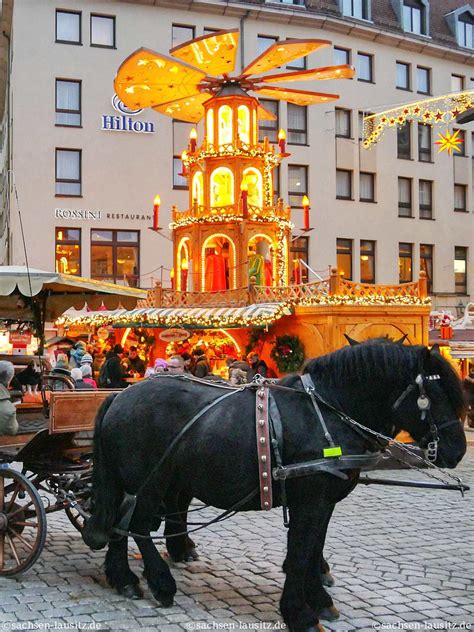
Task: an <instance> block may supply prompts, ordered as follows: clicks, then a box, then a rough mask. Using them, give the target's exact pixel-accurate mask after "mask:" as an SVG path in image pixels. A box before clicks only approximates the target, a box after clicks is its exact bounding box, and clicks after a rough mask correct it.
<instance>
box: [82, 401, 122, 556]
mask: <svg viewBox="0 0 474 632" xmlns="http://www.w3.org/2000/svg"><path fill="white" fill-rule="evenodd" d="M117 395H118V393H112V394H111V395H109V397H107V399H105V400H104V401H103V402H102V404H101V406H100V408H99V410H98V411H97V415H96V418H95V430H94V468H93V471H92V515H91V517H90V518H89V519H88V520H87V521H86V523H85V525H84V528H83V530H82V539H83V540H84V542H85V543H86V544H87V546H89V547H90V548H91V549H94V550H99V549H103V548H104V546H106V545H107V544H108V542H109V540H110V535H111V530H112V527H113V526H114V523H115V520H116V515H117V510H118V508H119V507H120V503H121V501H122V498H123V489H122V488H121V486H120V483H119V480H118V477H117V476H115V475H114V474H113V473H112V472H111V470H110V467H109V466H108V464H107V460H106V455H105V452H104V447H103V442H102V424H103V420H104V417H105V415H106V413H107V411H108V410H109V408H110V406H111V404H112V402H113V401H114V399H115V397H116V396H117Z"/></svg>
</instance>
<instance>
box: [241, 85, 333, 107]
mask: <svg viewBox="0 0 474 632" xmlns="http://www.w3.org/2000/svg"><path fill="white" fill-rule="evenodd" d="M253 91H254V92H257V93H258V95H259V96H263V97H269V98H270V99H278V100H279V101H288V103H294V104H295V105H315V104H316V103H328V102H329V101H336V100H337V99H339V95H338V94H328V93H325V92H308V91H307V90H294V89H293V88H289V89H286V88H280V87H278V88H277V87H273V86H262V87H260V88H259V87H255V88H253Z"/></svg>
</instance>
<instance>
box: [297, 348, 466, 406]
mask: <svg viewBox="0 0 474 632" xmlns="http://www.w3.org/2000/svg"><path fill="white" fill-rule="evenodd" d="M422 371H423V372H425V373H426V374H428V373H429V374H439V375H440V378H441V380H440V382H441V386H442V388H443V389H444V391H445V392H446V395H447V397H448V398H449V400H450V401H451V404H452V405H453V407H454V408H455V410H456V412H457V413H458V414H459V415H460V416H462V415H463V412H464V411H465V408H466V398H465V394H464V390H463V388H462V383H461V380H460V379H459V377H458V375H457V373H456V372H455V370H454V369H453V368H452V366H451V365H450V364H449V362H448V361H447V360H446V359H445V358H443V357H442V356H441V355H440V354H439V353H436V352H432V353H430V352H429V351H428V349H427V348H426V347H424V346H422V345H401V344H395V343H392V342H390V341H388V340H386V339H380V338H376V339H372V340H368V341H366V342H363V343H361V344H358V345H355V346H352V347H350V346H348V347H343V348H342V349H339V350H338V351H335V352H333V353H330V354H327V355H324V356H320V357H318V358H313V359H312V360H310V361H309V362H308V363H307V364H306V365H305V367H304V370H303V373H310V374H312V375H314V376H315V377H316V378H319V379H320V380H322V381H324V382H326V383H327V384H328V385H331V386H339V387H340V386H341V385H342V384H353V385H355V384H361V385H365V387H366V388H371V387H372V385H374V384H375V383H380V381H381V379H383V380H384V381H387V382H390V383H393V384H408V383H409V382H411V381H413V380H414V379H415V377H416V375H417V374H418V373H420V372H422Z"/></svg>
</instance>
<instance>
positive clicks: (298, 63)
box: [280, 0, 307, 70]
mask: <svg viewBox="0 0 474 632" xmlns="http://www.w3.org/2000/svg"><path fill="white" fill-rule="evenodd" d="M280 1H281V0H280ZM289 4H295V3H293V2H290V3H289ZM298 4H299V2H298ZM301 4H303V5H304V0H303V1H302V2H301ZM287 39H289V38H287ZM306 60H307V57H300V58H299V59H293V61H290V63H289V64H287V65H286V67H287V68H289V69H290V70H306Z"/></svg>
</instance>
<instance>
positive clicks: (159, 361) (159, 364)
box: [153, 358, 168, 371]
mask: <svg viewBox="0 0 474 632" xmlns="http://www.w3.org/2000/svg"><path fill="white" fill-rule="evenodd" d="M153 366H154V367H155V371H156V369H167V368H168V363H167V362H166V360H164V359H163V358H156V360H155V364H154V365H153Z"/></svg>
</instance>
